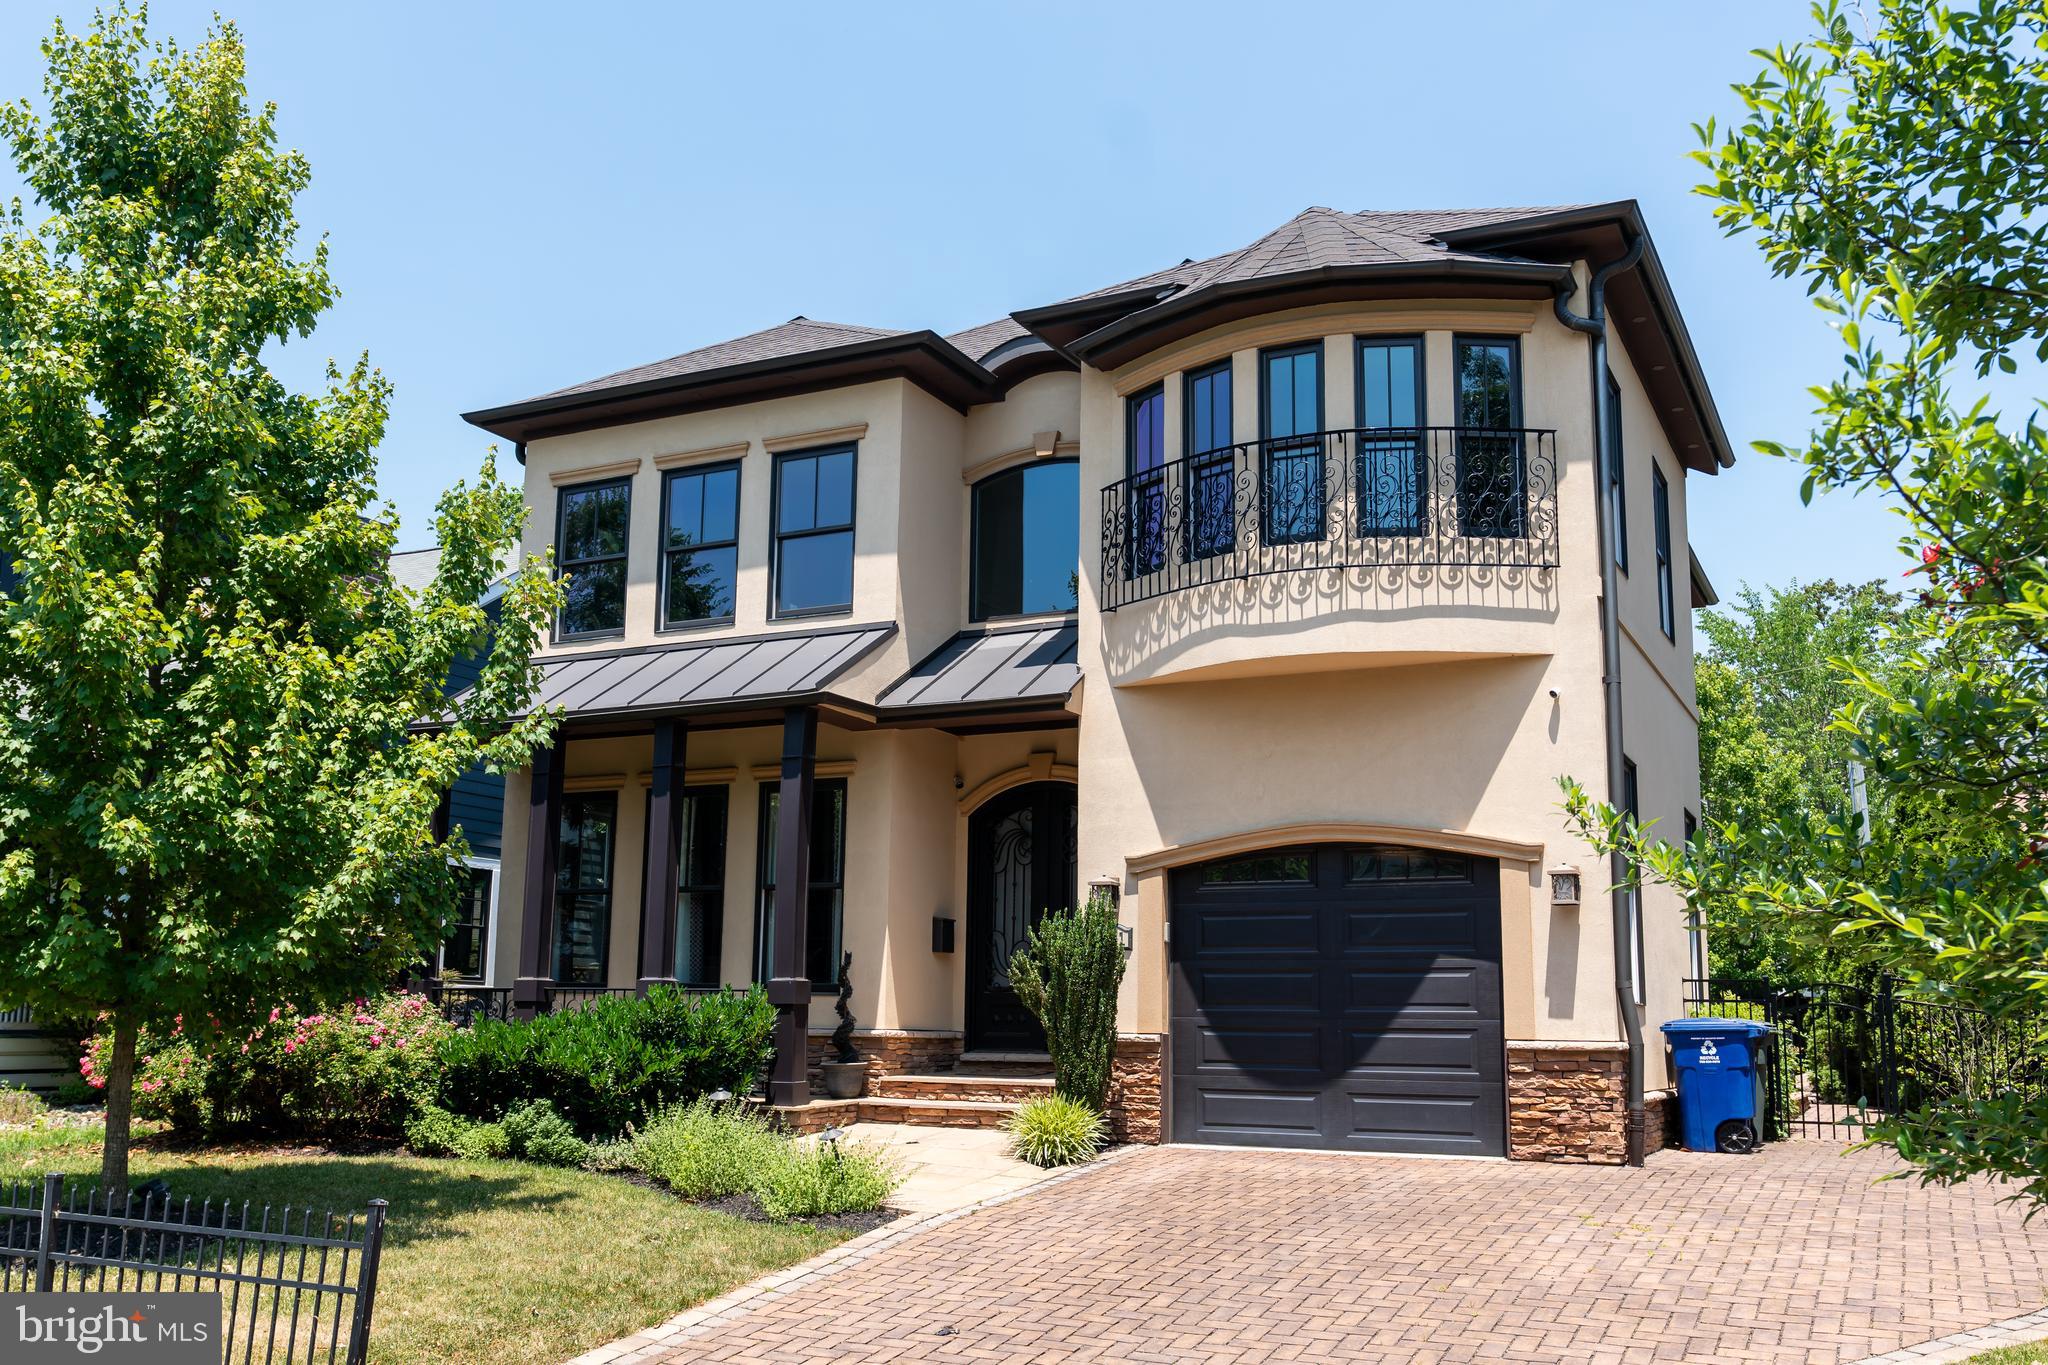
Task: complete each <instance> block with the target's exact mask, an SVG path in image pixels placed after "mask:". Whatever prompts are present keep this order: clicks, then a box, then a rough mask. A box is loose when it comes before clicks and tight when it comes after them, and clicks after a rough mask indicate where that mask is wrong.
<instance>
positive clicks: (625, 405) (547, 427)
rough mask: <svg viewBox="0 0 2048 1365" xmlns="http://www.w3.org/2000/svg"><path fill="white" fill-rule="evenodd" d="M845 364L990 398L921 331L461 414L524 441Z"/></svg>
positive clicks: (949, 348) (969, 371)
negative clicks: (912, 367)
mask: <svg viewBox="0 0 2048 1365" xmlns="http://www.w3.org/2000/svg"><path fill="white" fill-rule="evenodd" d="M910 357H924V358H926V359H928V360H929V361H931V362H934V363H935V364H936V366H937V369H936V370H935V371H934V372H933V373H932V374H930V375H928V376H925V377H919V376H917V375H914V374H906V373H904V366H903V361H904V360H905V359H906V358H910ZM848 365H852V366H854V367H855V370H856V371H863V370H866V369H868V368H872V370H873V373H872V374H871V375H866V376H865V377H867V378H888V377H891V376H900V377H905V378H910V379H911V381H912V382H914V383H917V384H919V386H920V387H923V388H925V389H927V390H929V391H931V392H932V393H933V396H934V397H936V398H939V399H940V400H941V401H943V402H946V403H948V404H950V405H951V406H953V407H955V408H958V409H961V410H963V411H964V410H965V409H966V408H968V407H970V406H972V405H973V404H974V403H977V402H987V401H989V400H990V399H991V398H994V397H996V396H998V392H997V384H996V382H995V378H994V376H992V375H991V374H990V373H989V372H988V371H987V370H985V369H983V368H982V367H981V366H979V365H977V364H976V363H975V362H974V361H972V360H970V359H968V357H967V356H966V355H965V354H964V353H963V352H961V350H960V349H959V348H958V347H956V346H954V345H953V343H951V342H950V341H947V340H946V339H945V338H944V337H943V336H940V335H939V334H938V333H937V332H933V331H930V330H926V331H921V332H905V333H901V334H899V335H895V336H886V337H875V338H872V339H869V340H866V341H856V342H852V343H850V344H848V345H845V346H828V347H825V348H823V349H820V350H815V351H802V352H799V353H797V354H795V355H788V356H774V357H771V358H769V359H767V360H755V361H748V362H746V363H744V364H740V365H721V366H719V367H718V368H716V369H711V370H700V371H697V372H695V373H691V374H685V375H666V376H662V377H661V378H657V379H646V380H641V381H639V382H638V383H633V384H620V385H616V386H614V387H611V388H605V389H595V390H591V391H588V392H582V393H573V394H562V395H559V396H549V397H540V398H529V399H526V400H524V401H523V402H518V403H508V404H505V405H503V406H501V407H495V408H479V409H477V410H476V411H474V412H465V413H463V414H462V420H463V421H465V422H468V423H469V424H470V425H472V426H476V427H481V428H483V429H484V430H485V431H488V432H491V433H492V434H493V435H496V436H500V437H503V438H504V439H506V440H508V441H517V442H521V443H524V442H526V441H529V440H534V439H538V438H539V437H541V436H548V435H561V434H564V433H566V432H569V431H579V430H588V429H589V428H591V427H597V426H606V425H611V424H612V422H611V421H610V420H608V419H607V414H608V413H610V414H614V415H615V420H617V421H619V422H637V421H647V420H651V419H652V418H654V417H660V416H666V415H670V414H671V413H672V412H674V411H695V410H700V409H702V408H705V407H717V406H723V402H722V401H721V399H720V397H719V395H720V392H721V391H722V390H732V391H733V393H732V396H731V398H730V400H729V401H731V402H746V401H749V400H750V399H751V398H755V397H765V396H770V395H769V394H768V393H766V392H761V393H750V392H747V390H748V389H749V387H752V388H756V389H763V390H772V389H773V388H774V387H775V383H774V381H776V380H778V379H787V380H791V381H799V380H800V378H801V376H802V375H803V373H804V372H805V371H809V370H819V369H825V368H831V367H845V366H848ZM862 380H863V375H862V374H861V373H854V374H851V375H847V376H844V377H840V378H838V379H836V380H835V381H834V383H835V384H838V383H859V382H862ZM663 399H673V400H674V403H673V404H672V405H664V404H663V403H662V402H661V400H663ZM693 399H695V400H699V401H692V400H693Z"/></svg>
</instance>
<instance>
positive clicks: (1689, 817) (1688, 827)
mask: <svg viewBox="0 0 2048 1365" xmlns="http://www.w3.org/2000/svg"><path fill="white" fill-rule="evenodd" d="M1682 814H1683V816H1684V822H1685V843H1686V847H1688V848H1690V847H1692V841H1693V840H1694V839H1697V838H1698V837H1699V833H1700V818H1699V817H1698V816H1697V815H1694V814H1693V813H1692V812H1691V811H1685V812H1682Z"/></svg>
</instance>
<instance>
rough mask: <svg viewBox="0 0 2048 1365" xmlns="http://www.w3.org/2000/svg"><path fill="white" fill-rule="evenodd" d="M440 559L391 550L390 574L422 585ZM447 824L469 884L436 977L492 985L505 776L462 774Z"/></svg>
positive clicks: (464, 672)
mask: <svg viewBox="0 0 2048 1365" xmlns="http://www.w3.org/2000/svg"><path fill="white" fill-rule="evenodd" d="M440 560H441V551H440V548H439V547H438V546H437V547H435V548H433V549H430V550H411V551H407V552H405V553H402V554H395V555H393V556H391V577H392V580H393V581H394V582H396V583H398V584H399V585H400V586H402V587H407V588H413V589H423V588H425V587H426V586H427V585H428V584H430V583H432V582H433V581H434V570H435V568H436V566H438V565H439V563H440ZM503 588H504V580H503V579H502V578H501V579H499V580H498V582H496V583H494V584H492V585H491V590H490V592H489V593H488V594H486V595H485V597H484V610H485V612H487V613H488V614H489V615H490V618H491V622H492V624H493V625H495V624H496V623H497V620H498V602H499V594H500V593H501V592H502V591H503ZM484 658H485V656H483V655H477V656H474V657H471V658H467V659H461V660H458V661H457V662H456V664H455V666H454V667H453V668H452V669H450V670H449V672H448V681H447V683H446V684H445V685H444V686H443V688H442V690H443V691H444V692H445V693H446V694H447V695H449V696H453V695H454V694H455V693H457V692H460V691H462V690H463V689H464V688H466V687H469V686H470V685H472V684H473V683H475V682H476V680H477V674H478V672H479V671H480V670H481V669H482V667H483V662H484ZM446 815H447V825H448V827H449V828H451V829H460V830H461V831H462V834H463V837H464V838H466V839H468V840H469V890H468V894H467V895H466V896H464V898H463V902H462V908H461V911H460V913H459V915H458V918H457V920H456V922H455V924H454V926H453V927H452V928H451V929H450V930H449V933H448V937H447V939H446V941H444V942H443V943H442V945H441V951H440V953H439V955H438V957H437V959H436V960H435V962H434V964H433V969H434V974H435V976H437V977H438V978H441V979H444V980H445V979H448V978H449V977H451V976H452V977H454V978H455V979H457V980H460V981H462V982H464V983H468V984H476V985H485V986H488V985H493V984H495V983H493V982H492V981H491V979H490V972H491V950H492V946H493V945H494V944H495V943H496V941H497V927H498V886H499V884H500V882H501V881H502V880H503V866H502V864H501V862H500V855H501V851H502V847H503V839H504V830H505V779H504V778H503V777H500V776H498V775H497V774H495V773H489V772H486V771H484V769H483V768H482V767H481V766H479V767H475V768H471V769H470V770H469V771H468V772H466V773H464V774H463V775H462V776H461V778H459V779H458V780H457V781H456V783H455V786H454V788H453V789H452V790H451V791H450V792H449V794H448V808H447V813H446Z"/></svg>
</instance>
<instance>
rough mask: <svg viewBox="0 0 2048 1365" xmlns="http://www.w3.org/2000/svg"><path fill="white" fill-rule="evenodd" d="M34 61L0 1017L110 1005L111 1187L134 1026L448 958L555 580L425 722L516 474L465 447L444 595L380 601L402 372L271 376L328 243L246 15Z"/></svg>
mask: <svg viewBox="0 0 2048 1365" xmlns="http://www.w3.org/2000/svg"><path fill="white" fill-rule="evenodd" d="M43 55H44V57H45V59H46V61H47V63H48V74H47V76H46V78H45V82H44V89H45V92H46V94H47V97H48V99H47V105H48V107H47V109H46V110H45V111H44V113H43V114H42V116H40V117H39V116H38V115H37V114H36V113H34V112H33V111H32V110H31V109H30V107H29V106H28V105H27V104H26V103H25V102H24V103H21V104H17V105H10V106H6V107H4V108H0V134H4V137H5V140H6V142H7V144H8V145H9V147H10V148H11V150H12V153H13V156H14V160H15V163H16V165H17V166H18V167H19V168H20V170H21V174H22V175H23V177H24V178H25V179H26V181H27V182H28V184H29V185H30V186H31V187H32V188H33V190H34V192H35V195H36V197H37V198H38V199H39V200H40V201H41V202H42V204H43V205H44V206H46V207H47V208H48V209H49V210H50V212H51V214H52V216H51V217H50V218H49V219H48V221H46V222H44V223H43V224H41V225H40V226H38V227H35V228H33V229H31V228H30V227H28V226H27V225H26V224H25V222H24V220H23V217H22V211H21V208H20V205H19V204H18V203H17V204H16V205H15V206H14V208H13V210H12V212H11V213H10V214H9V215H8V216H7V218H6V220H5V222H4V223H0V557H4V558H5V559H6V560H7V561H8V564H9V572H8V573H7V574H6V575H4V576H0V997H5V998H7V999H8V1000H9V1001H10V1002H14V1001H20V1002H23V1003H26V1004H28V1005H29V1006H30V1007H31V1008H32V1009H35V1010H37V1011H43V1012H47V1013H49V1014H51V1015H57V1016H69V1017H77V1016H80V1015H84V1016H93V1015H99V1016H102V1017H104V1018H105V1020H106V1024H107V1027H108V1029H109V1030H110V1032H111V1034H112V1039H113V1042H112V1048H111V1055H110V1057H109V1058H108V1059H107V1066H106V1079H107V1084H106V1097H107V1126H106V1147H105V1152H104V1157H103V1162H102V1181H103V1183H104V1184H105V1185H106V1187H107V1188H108V1189H109V1191H110V1192H112V1191H116V1190H119V1189H120V1188H121V1187H123V1186H124V1185H125V1184H126V1181H127V1169H128V1138H129V1120H130V1104H131V1097H132V1089H133V1079H134V1069H135V1050H136V1038H137V1034H138V1032H139V1030H141V1029H142V1028H144V1027H152V1028H158V1029H163V1030H166V1031H168V1030H169V1029H171V1028H172V1027H174V1026H177V1025H178V1024H179V1023H180V1022H182V1026H183V1031H184V1032H185V1033H186V1034H187V1035H199V1036H201V1037H202V1038H203V1037H204V1036H205V1035H208V1034H214V1035H217V1034H219V1033H221V1032H223V1031H226V1030H236V1029H241V1028H244V1027H246V1026H248V1025H250V1024H253V1023H254V1022H256V1021H258V1020H260V1019H262V1018H265V1017H267V1015H268V1012H269V1010H270V1008H271V1007H272V1006H273V1005H278V1004H284V1003H287V1002H289V1003H292V1004H296V1005H297V1006H299V1007H300V1008H302V1009H311V1008H315V1007H318V1006H321V1005H324V1004H328V1003H332V1002H335V1001H337V1000H341V999H346V998H347V997H349V996H352V995H355V994H357V993H361V992H366V991H368V990H370V989H373V988H375V987H377V986H379V985H380V984H382V983H385V982H388V981H390V980H391V979H393V978H394V977H395V976H396V975H397V974H398V973H399V972H400V971H401V970H402V969H403V968H404V967H406V966H407V965H409V964H411V963H414V962H416V961H417V960H418V959H419V957H420V956H421V955H422V953H423V951H424V950H425V949H426V948H427V947H428V946H429V945H431V944H432V943H433V942H434V941H435V940H437V939H438V938H439V937H440V935H441V933H442V930H443V925H444V923H445V921H446V919H447V917H448V916H449V914H450V913H451V911H452V908H453V906H454V904H455V894H456V874H455V872H454V870H453V868H452V867H451V861H455V860H459V859H460V858H461V857H462V856H463V855H464V853H465V852H466V850H465V848H464V846H463V845H462V843H461V841H460V840H459V838H458V839H455V840H444V839H441V838H438V837H437V836H436V832H435V814H436V811H437V808H438V806H439V804H440V800H441V797H442V795H443V793H445V792H446V791H447V790H448V789H449V787H450V786H451V785H452V784H453V783H454V782H455V780H456V778H457V777H458V776H460V775H461V774H462V773H463V772H464V771H465V770H467V769H468V768H469V767H471V766H472V765H473V764H476V763H478V762H488V763H490V764H493V765H495V766H497V767H498V768H500V769H503V768H509V767H515V766H518V765H519V764H521V763H523V762H524V761H525V760H526V758H527V756H528V755H529V754H530V752H531V750H532V748H533V746H534V745H535V744H536V743H538V742H540V741H541V740H542V739H543V738H544V737H545V734H546V732H547V729H548V728H549V726H550V724H551V721H552V718H551V717H547V716H540V717H533V718H528V719H525V720H522V721H520V722H519V723H517V724H512V725H509V726H508V725H507V724H506V717H507V716H508V715H509V714H511V713H513V712H515V711H517V710H519V709H521V708H522V707H524V706H525V705H526V703H527V701H528V699H529V698H530V697H531V695H532V691H533V687H534V684H535V681H536V678H535V673H534V669H533V666H532V661H531V649H532V645H533V642H534V641H535V640H536V639H537V638H539V631H540V628H541V627H542V625H543V624H544V623H545V622H546V620H547V619H548V616H549V613H550V612H551V611H552V610H553V607H554V603H555V602H556V600H557V598H558V593H557V590H556V588H555V585H554V584H553V583H552V582H551V581H550V580H549V577H548V575H547V573H546V571H545V566H543V565H535V566H529V567H528V568H527V569H525V570H524V571H522V572H520V573H518V574H517V575H515V577H514V578H513V580H512V582H511V583H510V585H509V587H508V589H507V591H506V592H505V593H504V596H503V601H502V606H501V608H500V614H499V624H498V626H497V628H496V640H495V649H494V652H493V653H492V654H491V655H490V657H489V660H488V662H487V663H486V664H485V665H484V668H483V671H482V676H481V678H480V679H479V681H478V682H477V684H476V686H475V687H474V688H473V689H472V690H471V691H470V692H469V694H468V697H467V700H465V701H464V702H463V703H462V704H461V705H460V706H457V707H455V708H454V709H453V713H452V714H449V715H446V716H445V727H444V728H441V729H439V730H438V732H436V733H431V734H428V733H420V732H418V731H416V730H415V728H414V726H415V722H417V721H419V720H421V719H422V718H426V717H432V716H437V715H442V714H443V713H444V712H447V711H448V709H449V708H448V707H447V706H446V704H445V703H444V701H443V699H442V697H441V695H440V688H441V684H442V682H443V680H444V679H446V678H447V676H448V673H449V667H450V665H451V664H452V663H453V662H454V661H455V660H456V659H458V658H459V657H462V656H465V655H468V654H471V653H473V652H475V651H478V650H480V649H483V648H485V647H486V646H487V645H490V644H492V639H491V637H492V627H491V624H490V621H489V618H488V617H487V616H486V615H485V613H484V612H483V610H482V609H481V608H480V607H479V605H478V604H479V602H480V600H481V599H482V597H483V595H484V593H485V591H486V590H487V589H488V588H489V587H490V585H491V584H492V583H493V582H494V580H496V579H497V578H498V576H499V574H500V573H501V568H500V564H501V559H502V557H503V556H504V555H505V554H506V553H508V552H509V551H510V549H511V547H512V546H513V545H515V544H516V543H517V539H518V533H519V528H520V524H521V521H522V518H523V515H524V512H523V506H522V502H521V498H520V495H519V492H518V490H517V489H515V488H511V487H508V486H507V485H505V484H503V483H500V482H499V481H498V478H497V475H496V472H495V470H494V469H493V467H492V465H491V464H490V463H488V462H487V463H486V464H485V465H484V469H483V474H482V477H481V479H480V481H479V482H478V483H477V485H476V486H474V487H467V486H462V485H458V486H457V487H456V488H455V489H454V490H453V491H452V492H450V493H448V494H447V495H446V496H445V497H443V498H442V499H441V503H440V507H439V514H438V519H437V522H436V527H437V529H438V532H439V536H440V541H441V546H442V553H441V558H440V567H439V571H438V573H437V575H436V577H435V580H434V582H433V584H432V585H431V586H430V587H428V588H427V589H425V590H424V591H423V592H420V593H418V594H415V593H412V592H409V591H406V590H403V589H401V588H399V587H397V586H396V585H394V584H393V583H392V582H391V580H390V578H389V575H388V574H387V572H386V562H387V559H388V557H389V554H390V551H391V547H392V543H393V537H394V529H393V521H392V517H391V513H390V510H389V508H388V507H383V508H379V507H376V506H374V505H373V502H374V499H375V496H376V493H375V485H374V483H373V479H372V476H373V472H374V468H375V459H374V452H375V450H376V446H377V443H378V441H379V440H380V439H381V437H382V434H383V430H384V419H385V412H386V408H387V404H388V401H389V397H390V389H389V386H388V384H387V383H386V382H385V380H384V379H383V377H382V376H381V375H379V374H378V373H377V372H376V371H374V370H372V369H371V368H370V367H369V363H368V361H367V360H366V359H364V360H358V361H357V362H356V364H355V365H354V366H353V367H352V368H351V369H350V370H349V371H348V373H347V374H346V375H343V374H342V373H340V372H339V371H338V370H336V369H335V367H333V366H332V365H330V366H329V367H328V382H327V386H326V390H325V391H324V392H321V393H315V394H298V393H293V392H290V391H289V390H287V389H286V388H285V387H284V386H283V385H282V384H281V383H279V382H278V380H277V379H276V378H275V377H274V376H273V375H272V374H271V373H270V371H269V369H268V368H267V367H266V366H265V364H264V359H263V352H264V349H265V348H266V347H267V346H269V345H271V344H273V343H275V344H283V343H285V342H286V341H288V340H290V339H291V338H294V337H300V338H303V337H305V336H307V335H309V334H310V332H311V330H312V328H313V325H314V322H315V320H316V319H317V318H318V317H319V315H320V314H321V313H322V312H323V311H325V310H326V308H327V307H328V306H329V304H330V303H331V302H332V301H333V298H334V287H333V285H332V283H331V281H330V279H329V277H328V272H327V249H326V246H325V244H324V243H323V244H321V245H320V246H318V247H316V248H315V249H314V250H313V252H312V254H311V257H310V258H309V259H301V258H298V257H297V256H295V254H294V247H295V241H296V235H297V227H298V225H297V222H296V219H295V218H294V216H293V201H294V199H295V198H296V196H297V195H298V193H299V191H300V190H302V189H304V188H305V186H306V183H307V178H308V173H307V168H306V164H305V161H304V160H303V159H302V158H301V157H299V156H298V155H297V154H296V153H280V152H279V151H278V150H277V148H276V145H275V134H274V128H273V118H274V111H273V110H272V109H270V108H269V107H265V108H263V109H262V110H260V111H253V112H252V111H251V109H250V108H249V106H248V100H247V96H246V92H245V90H244V87H243V52H242V44H241V39H240V37H239V35H238V34H237V33H236V31H235V29H234V27H233V26H232V25H222V26H221V27H220V28H218V29H217V30H215V31H214V32H212V33H211V34H209V35H208V37H207V40H206V41H205V42H204V43H203V44H201V45H200V46H199V47H197V48H195V49H193V50H191V51H185V50H181V49H179V48H178V47H176V46H175V45H172V44H168V43H154V44H153V43H151V42H150V41H149V40H148V39H147V37H146V36H145V34H144V27H143V18H142V15H141V14H139V13H131V12H130V11H129V10H128V9H127V8H125V7H117V8H115V9H113V10H112V11H111V12H107V13H102V14H100V15H99V16H98V17H97V18H96V19H95V20H94V23H93V27H92V30H91V32H89V33H86V34H83V35H80V34H73V33H71V32H68V31H67V30H66V29H65V28H64V27H63V26H62V25H61V24H59V25H58V26H57V28H56V31H55V33H54V34H53V36H52V37H51V38H50V39H49V40H48V41H46V42H45V43H44V44H43Z"/></svg>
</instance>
